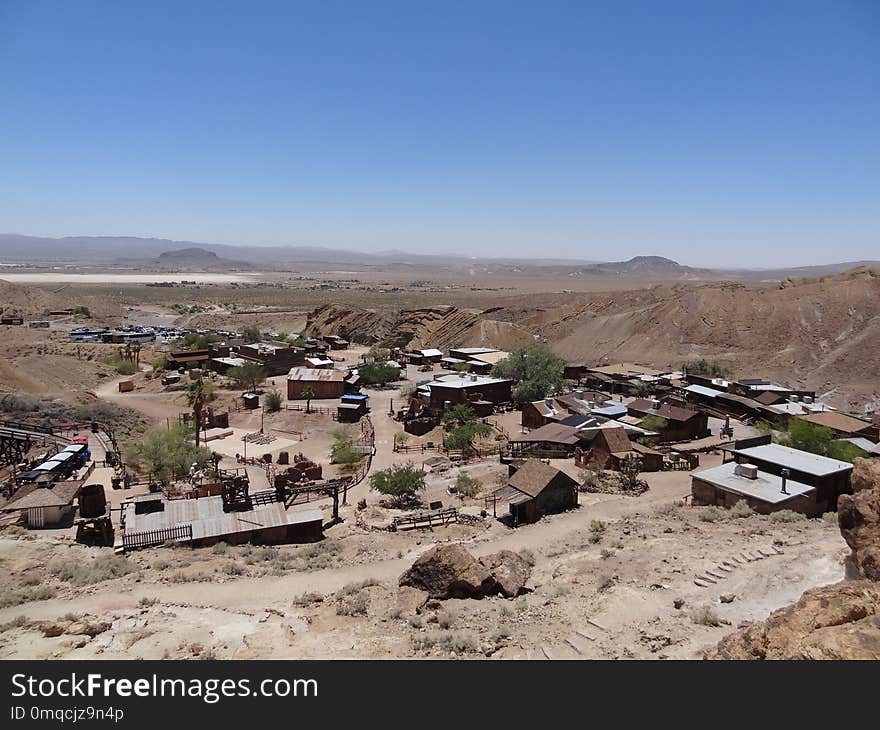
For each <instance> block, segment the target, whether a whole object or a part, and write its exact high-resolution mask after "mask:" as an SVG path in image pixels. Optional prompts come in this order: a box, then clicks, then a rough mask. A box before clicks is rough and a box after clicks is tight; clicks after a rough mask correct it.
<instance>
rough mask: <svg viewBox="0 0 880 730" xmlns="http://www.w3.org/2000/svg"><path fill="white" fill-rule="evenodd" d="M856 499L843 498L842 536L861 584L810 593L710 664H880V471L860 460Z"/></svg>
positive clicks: (725, 644) (724, 644)
mask: <svg viewBox="0 0 880 730" xmlns="http://www.w3.org/2000/svg"><path fill="white" fill-rule="evenodd" d="M853 476H854V478H853V487H854V489H855V491H854V493H853V494H852V495H844V496H842V497H841V498H840V504H839V513H838V518H839V521H840V530H841V533H842V534H843V537H844V539H845V540H846V542H847V544H848V545H849V547H850V549H851V550H852V554H851V555H850V556H849V558H848V561H847V562H848V566H847V567H848V571H849V572H850V573H851V574H853V575H854V577H855V578H856V579H855V580H851V581H844V582H842V583H836V584H834V585H830V586H823V587H821V588H815V589H813V590H810V591H807V592H806V593H804V594H803V596H801V598H800V600H799V601H798V602H797V603H795V604H794V605H792V606H787V607H786V608H782V609H779V610H778V611H774V612H773V613H772V614H771V615H770V617H769V618H768V619H767V620H766V621H760V622H758V623H755V624H751V625H749V626H745V627H743V628H741V629H739V630H738V631H736V632H735V633H733V634H731V635H730V636H728V637H726V638H725V639H723V640H722V641H721V642H720V643H719V644H718V646H717V647H715V648H714V649H712V650H711V651H709V652H707V654H706V658H708V659H880V582H878V581H880V468H878V467H877V465H876V464H875V463H874V462H873V460H870V459H856V461H855V472H854V475H853Z"/></svg>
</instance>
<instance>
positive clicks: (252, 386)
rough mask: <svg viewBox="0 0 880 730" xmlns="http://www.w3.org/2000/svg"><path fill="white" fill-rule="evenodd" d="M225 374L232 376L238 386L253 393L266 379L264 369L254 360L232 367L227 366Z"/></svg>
mask: <svg viewBox="0 0 880 730" xmlns="http://www.w3.org/2000/svg"><path fill="white" fill-rule="evenodd" d="M226 375H227V376H228V377H230V378H232V379H233V380H234V381H235V382H236V383H237V384H238V387H240V388H242V389H244V390H246V391H247V392H249V393H253V392H254V391H255V390H256V389H257V388H258V387H259V386H260V384H261V383H262V382H263V381H264V380H265V379H266V371H265V370H264V369H263V368H262V367H261V366H260V365H258V364H257V363H255V362H246V363H245V364H244V365H239V366H237V367H234V368H229V371H228V372H227V373H226Z"/></svg>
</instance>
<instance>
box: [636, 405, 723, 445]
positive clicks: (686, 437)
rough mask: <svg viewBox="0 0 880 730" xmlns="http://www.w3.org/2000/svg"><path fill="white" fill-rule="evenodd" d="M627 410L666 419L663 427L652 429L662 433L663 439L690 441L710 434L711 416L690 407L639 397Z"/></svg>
mask: <svg viewBox="0 0 880 730" xmlns="http://www.w3.org/2000/svg"><path fill="white" fill-rule="evenodd" d="M627 412H628V413H629V415H630V416H634V417H637V418H641V419H643V418H645V417H647V416H656V417H658V418H662V419H663V420H664V421H666V425H665V426H663V427H662V428H652V429H651V430H652V431H657V432H658V433H659V434H660V440H661V441H690V440H692V439H699V438H703V437H704V436H708V435H709V416H707V415H706V414H705V413H701V412H699V411H692V410H690V409H689V408H681V407H679V406H674V405H670V404H669V403H661V402H660V401H658V400H648V399H647V398H639V399H636V400H634V401H633V402H632V403H629V404H628V405H627Z"/></svg>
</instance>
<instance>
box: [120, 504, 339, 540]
mask: <svg viewBox="0 0 880 730" xmlns="http://www.w3.org/2000/svg"><path fill="white" fill-rule="evenodd" d="M164 504H165V509H164V510H162V511H160V512H150V513H144V514H136V513H135V508H134V503H133V502H131V503H126V504H124V505H123V512H124V514H125V529H126V532H148V531H150V530H162V529H167V528H171V527H176V526H178V525H183V524H190V525H192V537H193V540H199V539H203V538H209V537H221V536H223V535H232V534H235V533H237V532H253V531H255V530H261V529H266V528H271V527H281V526H283V525H295V524H301V523H304V522H315V521H318V520H321V521H323V515H322V513H321V510H319V509H309V510H301V511H299V512H290V513H288V512H287V511H286V510H285V509H284V505H283V504H282V503H281V502H269V503H267V504H258V505H255V506H254V508H253V509H250V510H245V511H241V512H224V511H223V498H222V497H221V496H219V495H218V496H213V497H200V498H199V499H171V500H164Z"/></svg>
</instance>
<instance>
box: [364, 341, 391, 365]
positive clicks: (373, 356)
mask: <svg viewBox="0 0 880 730" xmlns="http://www.w3.org/2000/svg"><path fill="white" fill-rule="evenodd" d="M390 357H391V350H389V349H388V348H387V347H380V346H379V345H373V346H372V347H371V348H370V349H369V350H367V360H369V361H370V362H385V361H386V360H388V359H389V358H390Z"/></svg>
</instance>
